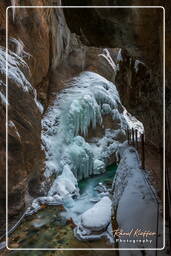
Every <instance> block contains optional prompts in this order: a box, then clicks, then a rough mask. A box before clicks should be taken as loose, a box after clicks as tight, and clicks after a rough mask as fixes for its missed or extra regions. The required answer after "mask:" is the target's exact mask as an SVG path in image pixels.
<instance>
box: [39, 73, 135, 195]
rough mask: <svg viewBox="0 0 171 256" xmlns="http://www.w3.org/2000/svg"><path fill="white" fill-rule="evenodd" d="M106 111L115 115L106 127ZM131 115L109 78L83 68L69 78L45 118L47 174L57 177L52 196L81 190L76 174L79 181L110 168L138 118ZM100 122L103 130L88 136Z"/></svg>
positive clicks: (109, 114)
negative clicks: (109, 161) (133, 122)
mask: <svg viewBox="0 0 171 256" xmlns="http://www.w3.org/2000/svg"><path fill="white" fill-rule="evenodd" d="M106 116H110V118H111V120H112V121H111V123H110V125H111V127H105V123H104V122H103V121H104V119H105V117H106ZM128 119H129V116H127V118H125V108H124V107H123V106H122V104H121V102H120V98H119V94H118V91H117V89H116V87H115V85H114V84H113V83H111V82H109V81H108V80H106V79H105V78H104V77H102V76H100V75H98V74H97V73H94V72H83V73H81V74H80V75H79V76H78V77H75V78H74V79H73V80H72V81H70V82H69V83H67V85H66V88H65V89H64V90H63V91H62V92H61V93H60V94H59V95H58V96H57V98H56V100H55V102H54V105H53V106H51V107H49V109H48V110H47V113H46V114H45V116H44V119H43V120H42V127H43V132H42V142H43V149H44V151H45V155H46V161H45V176H46V178H47V179H48V178H50V177H52V176H54V175H55V177H56V178H55V181H54V182H53V184H52V186H51V188H50V190H49V193H48V196H55V195H58V196H60V197H61V198H63V197H65V196H66V195H67V193H68V194H77V192H78V189H77V182H75V180H74V178H73V177H72V178H71V175H72V174H73V175H74V177H75V178H76V181H77V180H81V179H84V178H86V177H88V176H90V175H93V174H100V173H102V172H104V171H105V167H106V165H107V164H108V162H107V159H108V158H109V157H110V156H111V155H112V154H116V152H117V148H118V145H119V144H120V142H123V141H124V140H126V134H125V131H126V129H127V126H129V122H132V121H131V120H130V119H129V122H128ZM134 121H135V123H136V119H135V120H134ZM132 125H133V124H132ZM97 127H101V128H103V134H101V136H100V137H98V136H97V137H94V138H93V139H92V140H91V141H88V140H87V136H88V132H89V130H90V129H92V130H95V131H96V128H97ZM64 173H65V175H64ZM59 180H62V182H59ZM70 183H72V184H73V185H72V186H71V185H68V184H70ZM71 187H72V188H73V189H72V191H70V190H71ZM74 188H75V189H74Z"/></svg>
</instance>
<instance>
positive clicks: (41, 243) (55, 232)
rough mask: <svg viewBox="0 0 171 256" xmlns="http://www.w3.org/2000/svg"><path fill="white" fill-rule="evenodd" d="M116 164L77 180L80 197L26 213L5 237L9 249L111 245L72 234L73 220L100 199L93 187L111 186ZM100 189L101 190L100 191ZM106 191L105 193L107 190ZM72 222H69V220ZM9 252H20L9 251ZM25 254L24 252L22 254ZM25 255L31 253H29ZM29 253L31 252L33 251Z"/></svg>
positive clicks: (75, 221) (101, 240)
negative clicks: (8, 235) (16, 226)
mask: <svg viewBox="0 0 171 256" xmlns="http://www.w3.org/2000/svg"><path fill="white" fill-rule="evenodd" d="M116 168H117V166H115V165H110V166H108V167H107V168H106V172H105V173H103V174H100V175H97V176H92V177H89V178H87V179H84V180H82V181H80V182H79V189H80V197H79V199H74V200H73V201H72V204H71V202H69V204H68V203H67V204H66V205H64V206H62V205H60V206H45V205H43V206H42V208H41V210H39V211H38V212H37V213H36V214H34V215H31V216H27V217H26V218H25V219H24V220H23V221H22V223H21V224H20V226H19V227H18V228H17V229H16V230H15V231H14V233H13V234H11V236H10V237H9V247H10V248H45V247H46V248H91V247H92V248H93V247H94V248H98V247H99V248H107V247H111V246H112V245H110V244H109V242H108V241H106V240H105V239H100V240H99V241H91V242H88V241H79V240H77V239H76V238H75V237H74V234H73V229H74V227H75V223H78V222H79V216H80V214H82V213H83V212H85V211H86V210H88V209H89V208H91V207H92V206H93V205H94V204H95V203H96V202H97V201H98V200H99V198H100V193H99V191H97V190H96V189H95V188H96V187H97V186H98V187H102V186H99V185H98V184H99V183H100V184H101V183H102V184H103V185H105V187H106V188H111V184H112V181H113V178H114V175H115V172H116ZM100 192H101V191H100ZM107 193H108V192H107ZM72 219H73V220H74V221H73V220H72ZM13 255H23V254H19V252H13ZM24 255H27V254H24ZM29 255H32V254H31V253H30V254H29ZM33 255H35V254H34V253H33Z"/></svg>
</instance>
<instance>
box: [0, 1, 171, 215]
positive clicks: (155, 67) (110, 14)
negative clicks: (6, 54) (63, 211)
mask: <svg viewBox="0 0 171 256" xmlns="http://www.w3.org/2000/svg"><path fill="white" fill-rule="evenodd" d="M125 2H126V1H125ZM128 2H129V3H127V4H130V1H128ZM138 2H139V3H138V4H143V3H142V1H138ZM151 2H152V5H153V4H154V1H151ZM10 4H11V3H10V1H5V0H4V1H1V3H0V14H1V15H0V34H1V38H0V46H5V33H6V31H5V30H6V29H5V9H6V7H7V6H8V5H10ZM20 4H21V1H19V0H16V1H15V5H20ZM24 4H25V5H29V6H33V5H39V6H41V5H44V6H45V5H51V4H52V2H51V1H48V0H38V1H37V0H35V1H34V0H33V1H31V0H27V1H24ZM59 4H60V1H57V0H56V1H53V5H59ZM62 4H65V5H69V4H71V3H69V1H66V0H64V1H63V2H62ZM75 4H76V5H85V3H84V2H82V1H80V3H79V1H76V3H75ZM104 4H106V5H113V4H115V5H117V4H119V3H118V1H105V3H104ZM124 4H125V5H126V3H124ZM134 4H135V1H132V5H134ZM156 4H157V3H156V1H155V5H156ZM158 4H160V5H161V3H158ZM72 5H74V1H72ZM86 5H99V2H97V1H93V0H92V1H86ZM136 5H137V1H136ZM8 12H9V38H16V39H17V40H21V41H22V42H23V43H24V51H26V52H28V53H29V55H28V54H26V53H25V54H24V53H23V50H22V46H21V45H20V46H19V45H18V44H16V43H13V42H12V41H9V49H10V50H12V51H14V52H16V53H17V54H21V55H23V56H21V57H23V58H24V60H25V62H26V63H27V64H28V66H29V68H30V72H29V71H28V69H26V68H24V69H23V73H24V75H25V76H26V78H27V79H28V80H29V81H30V83H31V85H32V87H33V88H35V89H36V90H37V94H38V100H39V101H40V102H41V103H42V104H43V106H44V111H45V110H46V107H47V106H48V105H49V104H50V103H51V102H52V101H53V99H54V96H55V95H56V92H58V91H59V90H60V89H62V88H63V87H64V86H65V81H66V80H68V79H71V78H72V77H73V76H75V75H77V74H79V73H80V72H81V71H84V70H91V71H95V72H97V73H99V74H101V75H103V76H105V77H106V78H107V79H109V80H111V81H114V80H115V77H113V70H112V68H111V66H110V65H109V64H108V63H107V62H106V61H105V59H103V58H101V57H99V54H101V53H102V49H103V48H104V47H107V48H112V49H109V51H110V53H111V56H112V58H113V59H114V60H116V56H117V54H118V49H113V48H115V47H119V48H123V49H124V50H122V59H123V60H122V62H121V63H120V71H119V72H118V75H117V77H116V82H117V83H116V85H117V86H118V90H119V92H120V94H121V98H122V102H123V103H124V104H125V105H126V107H127V108H128V110H129V111H130V112H131V113H132V114H135V116H136V117H138V118H139V119H140V120H141V121H142V122H143V124H144V125H145V130H146V138H147V141H149V142H151V143H152V144H154V145H155V147H156V148H157V149H159V148H160V147H161V141H162V132H161V131H162V130H161V126H162V112H161V107H162V97H161V91H162V72H161V70H162V65H161V59H162V24H161V19H162V18H161V16H162V9H155V10H149V11H148V10H147V11H146V10H143V9H142V10H137V9H132V10H131V11H130V10H128V9H121V10H119V11H118V10H117V9H110V10H107V9H106V10H103V9H89V10H88V9H84V10H82V11H80V10H76V9H73V10H65V12H64V14H65V16H66V20H67V23H66V22H65V17H64V14H63V11H62V10H60V9H41V8H34V9H31V8H23V9H17V8H16V9H15V10H13V11H12V9H9V11H8ZM67 24H68V25H67ZM78 24H79V26H78ZM111 26H112V27H113V30H111ZM68 27H69V28H68ZM71 32H72V33H71ZM75 33H76V34H77V35H76V34H75ZM169 42H170V39H168V41H167V43H168V44H169ZM136 59H139V60H141V61H143V62H144V63H145V65H144V64H142V63H140V64H138V65H137V66H136V64H135V62H136ZM170 59H171V58H170V57H169V56H168V58H167V63H168V65H170ZM137 67H138V68H137ZM136 68H137V70H136ZM0 80H1V81H2V82H4V83H5V76H4V74H1V75H0ZM4 88H5V87H4ZM167 90H168V92H170V87H169V86H167ZM1 92H2V93H3V94H4V95H5V89H2V91H1ZM169 99H170V98H169V97H168V101H169ZM0 108H1V112H2V114H1V116H0V121H1V124H2V123H3V124H4V121H5V105H4V104H3V103H1V105H0ZM149 109H150V111H149ZM156 112H157V113H158V114H156ZM169 113H170V110H169V108H168V116H169ZM41 115H42V114H41V112H40V111H39V109H38V107H37V105H36V102H35V100H34V96H33V91H31V92H30V93H26V92H25V91H23V90H22V88H19V86H18V82H16V81H14V80H13V79H9V121H11V122H12V123H10V125H9V159H8V160H9V170H8V177H9V213H10V215H11V216H12V215H14V214H18V213H19V212H20V211H21V209H23V208H24V205H25V200H24V195H27V194H29V195H31V196H33V197H34V196H37V195H40V194H41V193H42V192H41V190H40V182H41V179H42V175H41V174H42V172H43V161H42V160H43V158H44V156H43V153H42V152H41V138H40V131H41ZM168 122H169V119H168ZM0 140H1V158H0V164H1V166H2V168H1V169H0V182H1V184H4V186H1V188H0V202H1V204H2V206H5V126H4V125H1V127H0ZM1 214H3V215H4V207H3V208H2V209H1Z"/></svg>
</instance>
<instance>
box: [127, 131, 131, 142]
mask: <svg viewBox="0 0 171 256" xmlns="http://www.w3.org/2000/svg"><path fill="white" fill-rule="evenodd" d="M127 140H128V145H130V137H129V129H128V127H127Z"/></svg>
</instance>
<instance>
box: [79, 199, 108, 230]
mask: <svg viewBox="0 0 171 256" xmlns="http://www.w3.org/2000/svg"><path fill="white" fill-rule="evenodd" d="M111 210H112V201H111V200H110V198H109V197H106V196H105V197H103V198H102V199H101V200H100V201H99V202H98V203H96V204H95V205H94V206H93V207H92V208H90V209H89V210H87V211H86V212H84V213H83V214H82V216H81V224H82V226H83V227H84V228H87V229H90V230H93V231H99V230H102V229H104V228H106V227H107V226H108V225H109V223H110V221H111Z"/></svg>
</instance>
